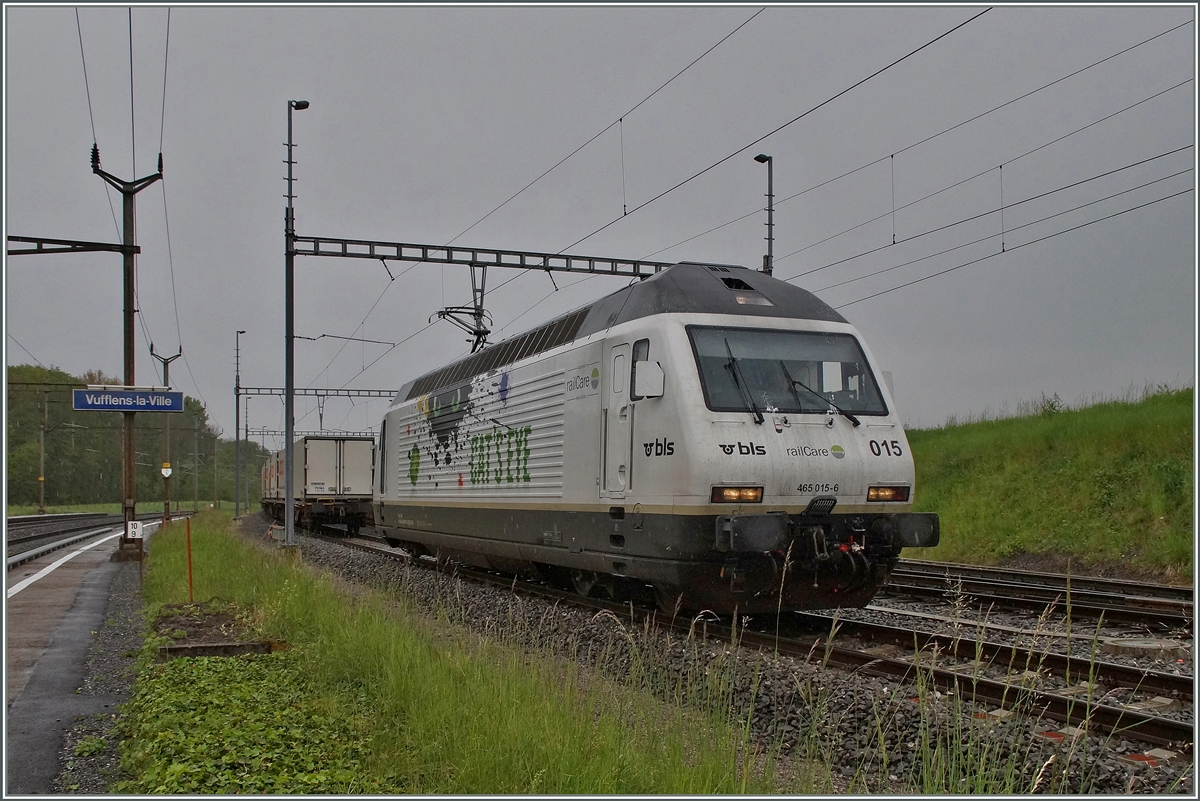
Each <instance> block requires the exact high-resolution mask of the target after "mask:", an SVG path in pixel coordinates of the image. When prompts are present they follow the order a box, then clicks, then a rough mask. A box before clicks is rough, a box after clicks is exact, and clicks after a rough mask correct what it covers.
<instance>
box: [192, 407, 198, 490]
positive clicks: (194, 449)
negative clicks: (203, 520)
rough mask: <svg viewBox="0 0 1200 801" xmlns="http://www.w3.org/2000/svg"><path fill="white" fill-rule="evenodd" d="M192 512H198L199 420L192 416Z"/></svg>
mask: <svg viewBox="0 0 1200 801" xmlns="http://www.w3.org/2000/svg"><path fill="white" fill-rule="evenodd" d="M192 436H193V439H192V511H193V512H198V511H200V418H199V417H197V416H196V415H194V414H193V415H192Z"/></svg>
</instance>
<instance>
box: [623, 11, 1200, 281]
mask: <svg viewBox="0 0 1200 801" xmlns="http://www.w3.org/2000/svg"><path fill="white" fill-rule="evenodd" d="M1190 24H1192V20H1187V21H1185V22H1183V23H1180V24H1179V25H1176V26H1175V27H1173V28H1168V29H1167V30H1165V31H1162V32H1161V33H1156V34H1155V35H1154V36H1151V37H1150V38H1149V39H1143V40H1142V41H1140V42H1138V43H1137V44H1134V45H1130V46H1129V47H1126V48H1125V49H1123V50H1120V51H1118V52H1116V53H1113V54H1111V55H1108V56H1105V57H1104V58H1102V59H1100V60H1099V61H1094V62H1092V63H1091V64H1088V65H1087V66H1086V67H1083V68H1081V69H1078V70H1075V71H1074V72H1072V73H1069V74H1067V75H1064V76H1062V77H1060V78H1055V79H1054V80H1053V81H1050V82H1049V83H1046V84H1043V85H1041V86H1039V87H1038V88H1036V89H1033V90H1031V91H1029V92H1026V93H1025V94H1023V95H1020V96H1018V97H1014V98H1013V99H1012V100H1008V101H1005V102H1004V103H1001V104H1000V105H998V106H994V107H993V108H990V109H988V110H987V111H984V112H982V113H981V114H976V115H975V116H974V117H971V118H970V119H966V120H963V121H962V122H957V123H955V124H954V125H951V126H950V127H949V128H945V129H943V130H941V131H938V132H937V133H935V134H932V135H930V136H927V137H925V138H924V139H921V140H919V141H916V142H913V143H912V144H910V145H906V146H905V147H902V148H900V149H899V150H897V151H896V152H895V153H893V154H889V155H887V156H880V157H879V158H877V159H875V160H874V161H870V162H867V163H866V164H863V165H860V166H858V167H855V168H854V169H852V170H849V171H847V172H844V173H842V174H841V175H837V176H835V177H833V178H830V179H828V180H825V181H822V182H821V183H819V184H815V185H813V186H810V187H808V188H807V189H803V190H801V191H799V192H797V193H795V194H794V195H788V196H787V197H784V198H781V199H780V200H777V201H775V207H776V208H778V207H779V206H782V205H783V204H784V203H787V202H788V201H789V200H795V199H796V198H798V197H800V196H801V195H806V194H808V193H809V192H813V191H815V190H817V189H820V188H821V187H824V186H828V185H829V184H831V183H834V182H836V181H840V180H841V179H843V178H848V177H849V176H851V175H854V174H855V173H857V172H861V171H862V170H865V169H867V168H868V167H874V166H875V165H876V164H879V163H880V162H882V161H885V160H887V159H890V158H892V157H894V156H897V155H899V154H901V153H904V152H906V151H908V150H912V149H913V148H914V147H917V146H918V145H923V144H925V143H926V142H929V141H931V140H933V139H936V138H938V137H939V136H942V135H943V134H947V133H950V132H951V131H953V130H956V129H958V128H961V127H962V126H964V125H967V124H968V123H971V122H974V121H975V120H978V119H981V118H983V117H986V116H987V115H989V114H991V113H993V112H995V111H999V110H1000V109H1002V108H1005V107H1006V106H1011V105H1012V104H1013V103H1016V102H1017V101H1019V100H1024V99H1025V98H1027V97H1030V96H1031V95H1035V94H1037V93H1038V92H1041V91H1042V90H1044V89H1049V88H1050V87H1051V86H1054V85H1055V84H1058V83H1062V82H1063V81H1065V80H1067V79H1068V78H1073V77H1075V76H1076V75H1079V74H1080V73H1083V72H1086V71H1088V70H1090V69H1092V68H1093V67H1097V66H1099V65H1101V64H1103V63H1104V62H1106V61H1110V60H1112V59H1114V58H1116V57H1117V56H1121V55H1124V54H1125V53H1128V52H1130V51H1131V50H1134V49H1136V48H1138V47H1141V46H1142V45H1144V44H1148V43H1149V42H1152V41H1154V40H1155V39H1158V38H1160V37H1162V36H1166V35H1167V34H1168V33H1171V32H1173V31H1176V30H1178V29H1179V28H1182V27H1184V26H1186V25H1190ZM760 211H762V209H761V208H756V209H754V210H753V211H751V212H748V213H746V214H743V215H742V216H741V217H737V218H735V219H732V220H729V221H728V222H724V223H721V224H720V225H718V226H716V227H714V228H710V229H708V230H707V231H704V232H702V233H699V234H696V235H695V236H690V237H688V238H687V239H684V240H682V241H680V242H676V243H675V244H673V245H668V246H667V247H665V248H662V249H660V250H656V251H654V252H653V253H649V254H647V255H645V256H643V257H642V258H643V259H648V258H650V257H651V256H657V255H658V254H659V253H663V252H664V251H667V250H671V249H672V248H675V247H678V246H680V245H683V244H686V243H688V242H691V241H693V240H695V239H699V238H700V237H702V236H706V235H707V234H711V233H713V232H714V231H718V230H720V229H721V228H724V227H725V226H727V225H732V224H734V223H736V222H741V221H742V220H744V219H746V218H747V217H753V216H754V215H756V214H758V213H759V212H760ZM872 222H874V220H872ZM776 261H778V259H776Z"/></svg>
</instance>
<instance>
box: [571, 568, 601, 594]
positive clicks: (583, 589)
mask: <svg viewBox="0 0 1200 801" xmlns="http://www.w3.org/2000/svg"><path fill="white" fill-rule="evenodd" d="M571 587H572V588H574V590H575V592H577V593H579V594H580V595H582V596H583V597H584V598H591V597H594V596H593V595H592V593H593V592H595V591H596V590H597V589H598V587H599V577H598V576H597V575H596V574H595V573H593V572H592V571H590V570H572V571H571Z"/></svg>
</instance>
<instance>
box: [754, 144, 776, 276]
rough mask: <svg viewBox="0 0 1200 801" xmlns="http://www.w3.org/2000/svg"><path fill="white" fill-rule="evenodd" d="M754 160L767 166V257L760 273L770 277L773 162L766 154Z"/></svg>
mask: <svg viewBox="0 0 1200 801" xmlns="http://www.w3.org/2000/svg"><path fill="white" fill-rule="evenodd" d="M754 160H755V161H757V162H758V163H759V164H766V165H767V255H766V256H763V267H762V271H763V272H764V273H766V274H767V275H770V274H771V270H772V269H773V268H774V266H775V169H774V167H775V160H774V159H773V158H771V157H770V156H768V155H767V154H766V153H759V154H758V155H757V156H755V157H754Z"/></svg>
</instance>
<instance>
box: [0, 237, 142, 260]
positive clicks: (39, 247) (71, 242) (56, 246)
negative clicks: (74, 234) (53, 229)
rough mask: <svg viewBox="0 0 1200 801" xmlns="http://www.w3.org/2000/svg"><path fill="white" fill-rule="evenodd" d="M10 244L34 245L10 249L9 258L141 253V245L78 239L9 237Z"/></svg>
mask: <svg viewBox="0 0 1200 801" xmlns="http://www.w3.org/2000/svg"><path fill="white" fill-rule="evenodd" d="M8 242H9V244H10V245H11V244H13V243H21V244H28V245H33V247H26V248H12V247H10V248H9V249H8V255H9V256H23V255H25V254H27V253H98V252H99V253H128V254H134V253H141V252H142V248H141V247H140V246H139V245H118V244H115V243H112V242H85V241H82V240H78V239H47V238H46V237H44V236H9V237H8Z"/></svg>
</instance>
